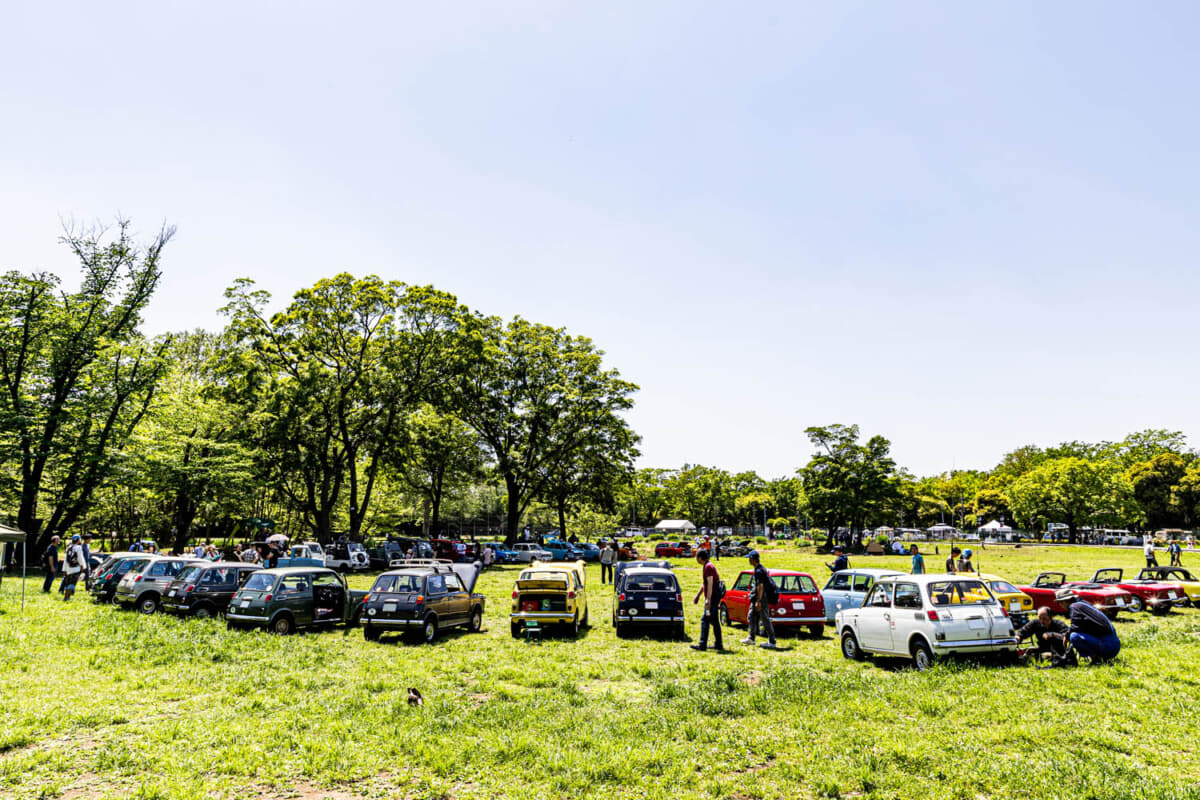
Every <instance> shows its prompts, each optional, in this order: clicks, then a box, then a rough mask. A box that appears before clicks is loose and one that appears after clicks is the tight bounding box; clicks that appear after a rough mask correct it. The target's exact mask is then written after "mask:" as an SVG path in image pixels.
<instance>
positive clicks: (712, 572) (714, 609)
mask: <svg viewBox="0 0 1200 800" xmlns="http://www.w3.org/2000/svg"><path fill="white" fill-rule="evenodd" d="M696 561H698V562H699V563H700V591H699V592H696V597H695V599H694V600H692V604H693V605H694V604H696V603H699V602H700V597H701V595H703V596H704V613H703V615H701V617H700V642H699V644H694V645H692V649H693V650H701V651H703V650H707V649H708V631H709V628H711V629H712V633H713V649H714V650H716V651H717V652H718V653H724V652H725V645H723V644H722V643H721V616H720V610H721V606H720V604H721V597H722V595H723V592H724V589H722V588H721V576H720V574H719V573H718V572H717V567H716V565H715V564H713V563H712V561H711V560H710V559H709V553H708V551H707V550H697V551H696Z"/></svg>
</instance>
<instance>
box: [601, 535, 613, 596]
mask: <svg viewBox="0 0 1200 800" xmlns="http://www.w3.org/2000/svg"><path fill="white" fill-rule="evenodd" d="M616 560H617V550H616V542H605V543H604V546H603V547H602V548H601V549H600V585H601V586H603V585H604V584H606V583H612V582H613V562H614V561H616Z"/></svg>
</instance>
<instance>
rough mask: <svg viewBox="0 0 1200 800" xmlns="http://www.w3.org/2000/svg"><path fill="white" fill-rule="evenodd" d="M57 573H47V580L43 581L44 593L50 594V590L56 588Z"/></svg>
mask: <svg viewBox="0 0 1200 800" xmlns="http://www.w3.org/2000/svg"><path fill="white" fill-rule="evenodd" d="M54 578H55V573H53V572H47V573H46V580H44V581H42V591H43V592H45V593H46V594H50V589H51V588H52V587H53V586H54Z"/></svg>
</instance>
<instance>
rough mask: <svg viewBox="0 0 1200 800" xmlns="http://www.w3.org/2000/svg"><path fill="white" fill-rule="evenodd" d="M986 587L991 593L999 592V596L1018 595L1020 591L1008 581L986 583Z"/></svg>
mask: <svg viewBox="0 0 1200 800" xmlns="http://www.w3.org/2000/svg"><path fill="white" fill-rule="evenodd" d="M988 586H990V587H991V589H992V591H993V592H999V593H1000V594H1019V593H1020V591H1021V590H1020V589H1018V588H1017V587H1015V586H1013V585H1012V584H1011V583H1009V582H1008V581H988Z"/></svg>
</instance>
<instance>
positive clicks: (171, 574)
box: [113, 556, 212, 614]
mask: <svg viewBox="0 0 1200 800" xmlns="http://www.w3.org/2000/svg"><path fill="white" fill-rule="evenodd" d="M211 563H212V562H211V561H197V560H196V559H194V558H177V557H174V556H151V558H150V560H149V561H146V562H143V563H142V564H135V565H133V566H131V567H130V568H129V570H128V571H127V572H126V573H125V575H124V577H122V578H121V580H120V581H119V582H118V583H117V591H116V593H115V594H114V595H113V601H114V602H116V604H117V605H119V606H122V607H126V608H128V607H131V606H132V607H133V608H136V609H137V610H138V611H140V612H142V613H143V614H153V613H154V612H155V611H158V608H159V606H160V605H161V604H162V599H163V595H165V594H166V593H167V587H168V586H170V585H171V581H173V580H175V576H176V575H178V574H179V573H180V572H181V571H182V570H183V568H184V567H185V566H187V565H188V564H211Z"/></svg>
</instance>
